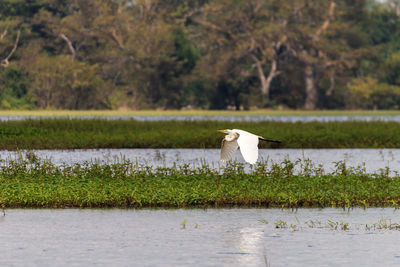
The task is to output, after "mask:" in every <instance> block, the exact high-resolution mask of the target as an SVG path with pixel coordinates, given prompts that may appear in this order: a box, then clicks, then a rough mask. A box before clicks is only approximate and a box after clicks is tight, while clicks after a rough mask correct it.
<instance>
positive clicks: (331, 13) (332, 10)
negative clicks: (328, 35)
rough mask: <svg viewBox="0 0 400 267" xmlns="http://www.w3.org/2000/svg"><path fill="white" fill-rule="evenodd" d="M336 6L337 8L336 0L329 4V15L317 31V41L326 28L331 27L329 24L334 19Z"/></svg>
mask: <svg viewBox="0 0 400 267" xmlns="http://www.w3.org/2000/svg"><path fill="white" fill-rule="evenodd" d="M335 8H336V3H335V1H333V0H332V1H331V4H330V6H329V11H328V17H327V18H326V20H325V21H324V23H322V25H321V27H320V28H319V29H318V30H317V31H316V32H315V34H314V36H313V39H314V40H315V41H318V40H319V37H320V36H321V34H322V33H323V32H324V31H326V29H327V28H328V27H329V25H330V24H331V21H332V20H333V16H334V15H335Z"/></svg>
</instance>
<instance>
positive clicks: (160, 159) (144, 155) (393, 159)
mask: <svg viewBox="0 0 400 267" xmlns="http://www.w3.org/2000/svg"><path fill="white" fill-rule="evenodd" d="M33 152H34V153H35V154H36V155H37V156H39V157H40V158H42V159H45V158H47V159H49V160H51V161H52V162H53V163H55V164H62V163H66V164H73V163H83V162H85V161H97V162H100V163H112V162H116V161H121V159H127V160H130V161H132V162H134V163H137V164H139V165H148V166H154V167H172V166H174V164H177V165H183V164H189V165H190V167H200V166H201V165H202V164H208V165H209V166H211V167H214V168H219V167H221V166H224V165H225V164H224V163H221V162H220V161H219V153H220V150H219V149H87V150H86V149H76V150H33ZM19 153H20V152H15V151H4V150H3V151H0V158H1V159H3V160H4V159H8V158H13V159H15V158H17V157H18V156H17V155H18V154H19ZM259 159H260V160H264V161H268V164H271V163H273V162H274V163H281V162H283V161H284V160H285V159H288V160H290V161H292V162H295V161H296V160H300V161H301V162H300V163H298V165H297V167H296V168H295V170H300V169H301V164H303V165H304V164H306V163H307V162H306V161H307V160H310V161H311V162H312V163H313V165H314V167H318V166H319V165H321V166H322V167H323V169H324V170H325V172H326V173H330V172H332V171H334V170H335V169H336V167H335V165H336V164H337V163H338V162H345V163H346V165H347V166H348V167H358V166H361V167H362V168H364V169H365V171H366V172H368V173H378V172H380V171H381V169H384V168H386V167H388V168H389V169H390V170H391V173H392V174H395V172H399V173H400V149H260V150H259ZM233 160H234V161H237V162H241V163H244V164H245V162H244V160H243V158H242V156H241V154H240V151H239V150H238V151H236V153H235V154H234V157H233ZM245 166H246V168H247V169H249V164H245Z"/></svg>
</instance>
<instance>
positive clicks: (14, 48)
mask: <svg viewBox="0 0 400 267" xmlns="http://www.w3.org/2000/svg"><path fill="white" fill-rule="evenodd" d="M20 35H21V30H18V32H17V38H16V39H15V43H14V47H13V49H12V50H11V52H10V54H8V56H7V57H6V58H5V59H3V60H2V61H1V65H2V66H3V67H7V66H8V65H9V64H10V62H9V60H10V58H11V57H12V55H13V54H14V53H15V50H17V47H18V42H19V36H20Z"/></svg>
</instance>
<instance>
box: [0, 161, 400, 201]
mask: <svg viewBox="0 0 400 267" xmlns="http://www.w3.org/2000/svg"><path fill="white" fill-rule="evenodd" d="M28 158H29V159H30V161H29V160H25V161H24V160H18V161H9V162H8V163H7V164H6V165H4V166H3V167H2V168H0V204H1V205H2V206H3V207H5V208H15V207H35V208H36V207H38V208H45V207H46V208H48V207H50V208H58V207H134V208H145V207H232V206H242V207H249V206H255V207H291V208H297V207H332V206H334V207H344V208H346V207H347V208H349V207H353V206H362V207H368V206H391V207H397V205H398V204H399V203H400V177H394V178H390V177H389V176H388V175H387V172H385V171H383V172H382V173H381V174H367V173H365V172H364V171H363V170H362V169H347V168H346V166H345V165H344V164H343V163H339V164H337V169H336V170H335V171H334V172H332V173H329V174H325V173H324V171H323V170H321V168H314V167H310V166H312V165H309V164H305V165H302V170H301V171H300V172H299V173H298V174H297V175H293V167H294V166H295V165H296V163H293V162H287V161H286V162H283V163H280V164H273V165H272V166H269V167H268V168H267V165H266V163H259V164H258V165H257V166H256V167H255V168H254V169H253V171H252V172H250V173H245V172H244V171H243V165H241V164H232V165H228V166H226V167H224V168H222V169H218V170H217V169H212V168H210V167H209V166H201V167H198V168H196V169H190V168H189V167H188V166H185V165H184V166H177V167H176V168H157V169H153V168H152V167H149V166H137V165H135V164H133V163H131V162H129V161H121V162H119V163H118V162H117V163H113V164H107V165H99V164H95V163H87V164H83V165H80V164H75V165H71V166H61V167H57V166H54V165H53V164H51V163H46V162H43V161H40V160H37V158H35V156H29V157H28Z"/></svg>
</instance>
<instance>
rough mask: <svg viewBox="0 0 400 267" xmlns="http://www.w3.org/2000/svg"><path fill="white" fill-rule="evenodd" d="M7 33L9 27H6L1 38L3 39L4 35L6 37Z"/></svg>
mask: <svg viewBox="0 0 400 267" xmlns="http://www.w3.org/2000/svg"><path fill="white" fill-rule="evenodd" d="M7 33H8V28H6V29H5V30H4V32H3V33H2V34H1V35H0V40H3V39H4V37H6V35H7Z"/></svg>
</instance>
